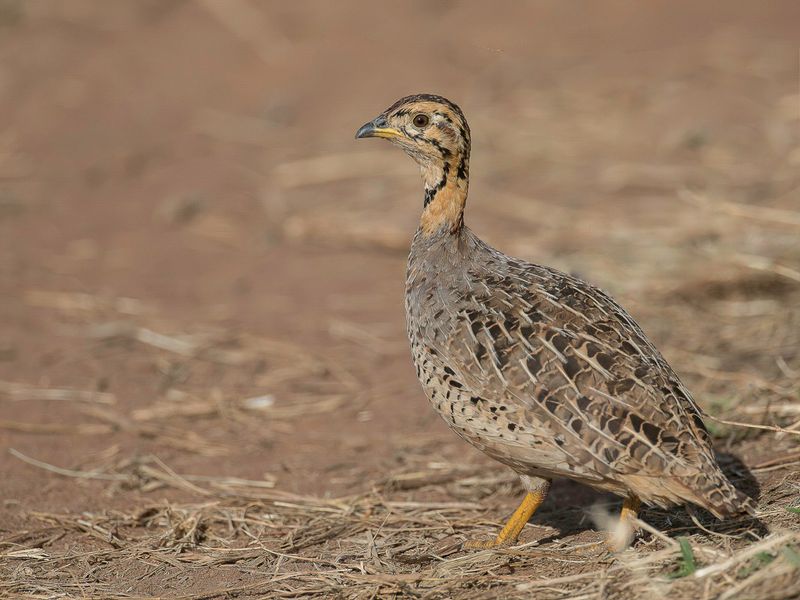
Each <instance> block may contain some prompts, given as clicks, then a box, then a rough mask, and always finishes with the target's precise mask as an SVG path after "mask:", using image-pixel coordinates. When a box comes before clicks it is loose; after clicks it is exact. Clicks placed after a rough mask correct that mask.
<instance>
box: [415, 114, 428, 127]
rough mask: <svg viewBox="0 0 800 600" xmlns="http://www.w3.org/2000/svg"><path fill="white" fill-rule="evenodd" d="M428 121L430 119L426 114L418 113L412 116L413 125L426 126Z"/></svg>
mask: <svg viewBox="0 0 800 600" xmlns="http://www.w3.org/2000/svg"><path fill="white" fill-rule="evenodd" d="M430 121H431V119H430V117H428V115H423V114H421V113H420V114H418V115H416V116H415V117H414V127H419V128H420V129H422V128H423V127H426V126H427V125H428V123H430Z"/></svg>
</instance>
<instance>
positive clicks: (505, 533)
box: [464, 481, 550, 549]
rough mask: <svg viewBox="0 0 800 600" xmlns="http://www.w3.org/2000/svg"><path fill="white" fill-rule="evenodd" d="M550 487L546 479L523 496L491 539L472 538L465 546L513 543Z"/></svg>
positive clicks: (486, 546)
mask: <svg viewBox="0 0 800 600" xmlns="http://www.w3.org/2000/svg"><path fill="white" fill-rule="evenodd" d="M549 489H550V482H549V481H546V482H545V484H544V485H543V486H540V487H539V489H537V490H535V491H532V492H528V493H527V494H526V496H525V498H523V500H522V503H521V504H520V505H519V507H518V508H517V510H515V511H514V514H513V515H511V518H510V519H509V520H508V522H507V523H506V524H505V527H503V529H502V530H501V531H500V533H499V534H498V535H497V537H496V538H495V539H493V540H489V541H483V540H473V541H469V542H467V543H465V544H464V547H465V548H473V549H474V548H495V547H497V546H501V545H503V544H506V543H513V542H515V541H517V538H518V537H519V534H520V532H521V531H522V528H523V527H525V524H526V523H527V522H528V519H530V518H531V517H532V516H533V513H535V512H536V509H537V508H539V507H540V506H541V505H542V502H544V499H545V498H546V497H547V491H548V490H549Z"/></svg>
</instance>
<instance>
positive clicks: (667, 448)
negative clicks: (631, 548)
mask: <svg viewBox="0 0 800 600" xmlns="http://www.w3.org/2000/svg"><path fill="white" fill-rule="evenodd" d="M356 138H384V139H387V140H389V141H390V142H391V143H392V144H394V145H395V146H399V147H400V148H402V149H403V150H404V151H405V152H406V154H408V155H409V156H411V158H413V159H414V160H415V161H416V162H417V164H418V165H419V167H420V171H421V174H422V181H423V184H424V200H423V208H422V216H421V218H420V222H419V227H418V229H417V231H416V233H415V234H414V237H413V241H412V242H411V252H410V254H409V257H408V269H407V275H406V291H405V307H406V319H407V327H408V337H409V340H410V342H411V354H412V356H413V361H414V365H415V366H416V371H417V375H418V377H419V380H420V382H421V383H422V387H423V389H424V390H425V393H426V394H427V396H428V399H429V400H430V401H431V403H432V404H433V407H434V408H435V409H436V411H437V412H438V413H439V415H440V416H441V417H442V418H443V419H444V420H445V421H446V422H447V424H448V425H449V426H450V427H451V428H452V429H453V430H455V432H456V433H458V434H459V435H460V436H461V437H462V438H464V439H465V440H466V441H468V442H469V443H471V444H472V445H473V446H475V447H476V448H478V449H479V450H481V451H482V452H484V453H486V454H487V455H489V456H490V457H492V458H493V459H495V460H497V461H499V462H501V463H503V464H505V465H507V466H509V467H511V469H513V470H514V471H515V472H516V473H517V474H518V475H519V477H520V479H521V481H522V484H523V486H524V487H525V489H526V490H527V495H526V496H525V498H524V499H523V501H522V503H521V504H520V506H519V508H517V510H516V511H515V512H514V514H513V515H512V516H511V518H510V519H509V520H508V522H507V523H506V525H505V527H503V528H502V530H501V531H500V533H499V535H497V537H496V538H495V539H494V540H492V541H487V542H480V541H476V542H470V543H469V544H468V546H470V547H483V548H487V547H493V546H497V545H500V544H506V543H510V542H513V541H515V540H516V539H517V538H518V536H519V534H520V531H521V530H522V528H523V527H524V525H525V524H526V523H527V521H528V519H529V518H530V517H531V515H533V513H534V512H535V511H536V509H537V508H538V507H539V506H540V505H541V504H542V502H543V501H544V499H545V497H546V495H547V492H548V489H549V487H550V482H551V480H552V479H554V478H559V477H566V478H569V479H573V480H575V481H577V482H580V483H582V484H585V485H588V486H591V487H593V488H595V489H598V490H604V491H609V492H613V493H614V494H617V495H619V496H622V497H623V498H624V502H623V507H622V512H621V515H620V521H619V523H620V525H626V526H627V527H628V529H629V530H630V529H632V527H631V520H632V519H635V518H636V517H637V513H638V510H639V506H640V502H641V501H644V502H646V503H652V504H656V505H658V506H662V507H668V506H671V505H680V504H685V503H693V504H696V505H698V506H701V507H703V508H705V509H706V510H708V511H710V512H711V513H713V514H714V515H715V516H716V517H718V518H723V517H727V516H729V515H734V514H737V513H742V512H750V513H752V512H753V510H754V504H753V501H752V500H751V499H750V498H748V497H747V496H745V495H744V494H742V493H741V492H739V491H738V490H737V489H736V488H734V486H733V485H732V484H731V483H730V481H728V479H727V478H726V477H725V475H724V474H723V473H722V471H721V470H720V467H719V465H718V464H717V461H716V459H715V457H714V452H713V450H712V447H711V438H710V436H709V434H708V431H707V430H706V427H705V425H704V424H703V418H702V412H701V410H700V408H699V407H698V405H697V404H696V402H695V401H694V400H693V399H692V396H691V394H690V393H689V391H688V390H687V389H686V387H684V385H683V384H682V383H681V381H680V379H679V378H678V376H677V375H676V374H675V371H673V370H672V368H671V367H670V366H669V364H667V362H666V361H665V360H664V357H663V356H661V354H660V353H659V351H658V350H657V349H656V348H655V347H654V346H653V344H652V343H651V342H650V341H649V340H648V339H647V337H646V336H645V334H644V333H643V332H642V329H641V328H640V327H639V325H638V324H637V323H636V322H635V321H634V320H633V318H632V317H631V316H630V315H629V314H628V313H627V312H626V311H625V309H623V308H622V307H621V306H620V305H619V304H617V302H616V301H614V299H612V298H611V296H609V295H608V294H606V293H605V292H603V291H602V290H600V289H598V288H596V287H594V286H593V285H590V284H588V283H586V282H584V281H582V280H580V279H578V278H576V277H572V276H570V275H567V274H566V273H562V272H560V271H558V270H556V269H553V268H550V267H546V266H540V265H537V264H532V263H529V262H525V261H523V260H519V259H516V258H512V257H510V256H506V255H505V254H503V253H502V252H500V251H498V250H495V249H494V248H492V247H491V246H489V245H488V244H486V243H484V242H483V241H481V240H480V239H479V238H478V237H477V236H476V235H475V234H474V233H473V232H472V231H471V230H470V229H469V228H468V227H467V226H466V225H465V224H464V205H465V202H466V200H467V189H468V186H469V157H470V129H469V126H468V125H467V121H466V119H465V118H464V113H463V112H462V111H461V109H460V108H459V107H458V106H456V105H455V104H454V103H453V102H451V101H450V100H447V99H446V98H443V97H441V96H435V95H431V94H418V95H413V96H407V97H405V98H402V99H401V100H398V101H397V102H395V103H394V104H392V105H391V106H390V107H389V108H387V109H386V110H385V111H383V112H382V113H381V114H380V115H378V116H377V117H376V118H374V119H373V120H372V121H370V122H368V123H366V124H365V125H364V126H362V127H361V128H360V129H359V130H358V132H357V133H356ZM626 543H627V542H626ZM614 549H621V548H614Z"/></svg>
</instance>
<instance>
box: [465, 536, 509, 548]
mask: <svg viewBox="0 0 800 600" xmlns="http://www.w3.org/2000/svg"><path fill="white" fill-rule="evenodd" d="M513 541H514V540H499V539H497V538H495V539H493V540H467V541H466V542H464V545H463V546H462V547H463V548H464V550H489V549H491V548H502V547H503V546H510V545H511V543H512V542H513Z"/></svg>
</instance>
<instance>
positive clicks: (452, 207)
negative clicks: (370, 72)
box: [356, 94, 470, 234]
mask: <svg viewBox="0 0 800 600" xmlns="http://www.w3.org/2000/svg"><path fill="white" fill-rule="evenodd" d="M368 137H377V138H384V139H387V140H389V141H390V142H391V143H392V144H394V145H395V146H399V147H400V148H402V149H403V150H404V151H405V152H406V154H408V155H409V156H410V157H411V158H413V159H414V160H415V161H416V162H417V163H418V164H419V166H420V171H421V173H422V180H423V182H424V185H425V201H424V208H425V211H424V212H423V217H422V222H421V228H422V230H423V231H425V232H426V233H429V234H430V233H433V232H435V231H439V230H447V231H451V232H455V231H457V230H459V229H460V227H461V224H462V222H463V219H462V214H463V211H464V203H465V201H466V197H467V188H468V185H469V152H470V134H469V125H467V120H466V119H465V118H464V113H462V112H461V109H460V108H459V107H458V106H457V105H456V104H455V103H453V102H451V101H450V100H448V99H447V98H443V97H441V96H435V95H433V94H416V95H413V96H406V97H405V98H401V99H400V100H398V101H397V102H395V103H394V104H392V105H391V106H390V107H389V108H387V109H386V110H385V111H383V112H382V113H381V114H379V115H378V116H377V117H375V118H374V119H372V120H371V121H370V122H369V123H365V124H364V125H363V126H361V128H360V129H359V130H358V131H357V132H356V139H361V138H368Z"/></svg>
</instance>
